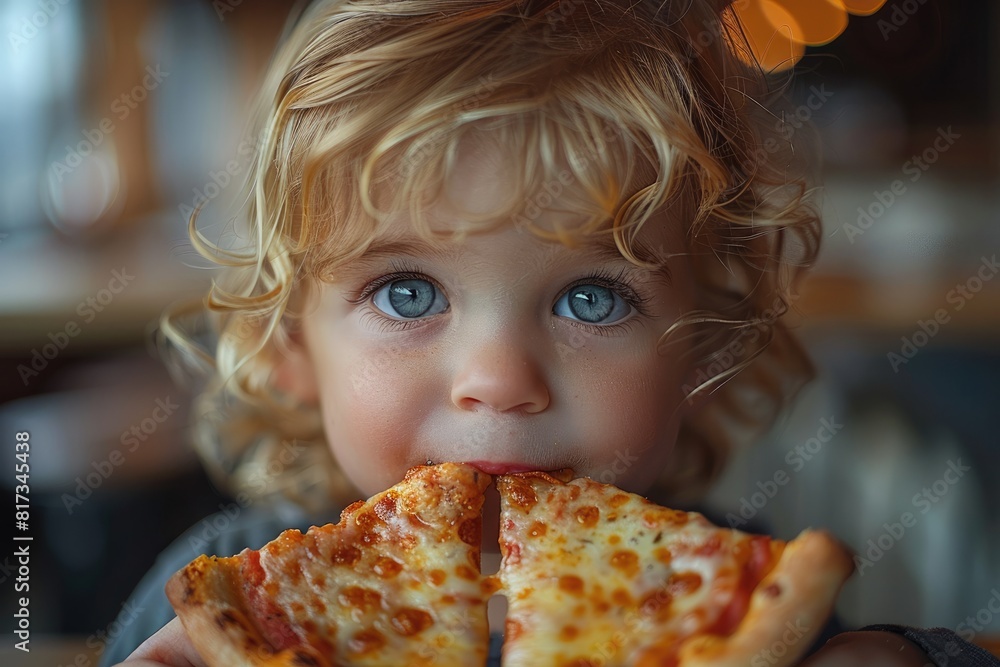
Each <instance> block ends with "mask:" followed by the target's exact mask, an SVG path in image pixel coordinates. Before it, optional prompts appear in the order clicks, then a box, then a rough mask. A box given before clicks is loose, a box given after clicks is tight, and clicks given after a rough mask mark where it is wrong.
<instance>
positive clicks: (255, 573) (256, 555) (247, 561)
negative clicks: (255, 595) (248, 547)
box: [240, 551, 267, 586]
mask: <svg viewBox="0 0 1000 667" xmlns="http://www.w3.org/2000/svg"><path fill="white" fill-rule="evenodd" d="M241 569H242V572H241V573H240V574H241V576H242V578H243V581H245V582H247V584H249V585H250V586H260V585H262V584H263V583H264V579H265V578H266V577H267V573H266V572H264V568H263V567H261V564H260V552H259V551H248V552H247V553H246V554H245V556H244V558H243V567H242V568H241Z"/></svg>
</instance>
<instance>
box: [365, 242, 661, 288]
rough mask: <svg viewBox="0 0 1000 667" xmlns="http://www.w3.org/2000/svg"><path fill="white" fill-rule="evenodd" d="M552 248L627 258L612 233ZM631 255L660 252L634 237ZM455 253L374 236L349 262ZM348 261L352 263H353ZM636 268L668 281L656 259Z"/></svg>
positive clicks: (447, 247)
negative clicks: (653, 263)
mask: <svg viewBox="0 0 1000 667" xmlns="http://www.w3.org/2000/svg"><path fill="white" fill-rule="evenodd" d="M552 246H553V252H558V250H559V248H565V249H566V250H567V251H569V252H577V253H583V254H584V255H586V256H587V258H589V259H592V260H594V261H616V260H624V261H627V262H628V260H627V259H626V258H625V257H624V256H623V255H622V254H621V253H620V252H619V251H618V246H617V244H615V240H614V237H613V236H610V235H602V236H599V237H596V238H594V239H592V240H590V241H589V242H588V243H587V244H586V245H583V246H581V247H578V248H568V247H567V246H563V245H561V244H558V243H553V244H552ZM632 247H633V250H634V251H635V255H636V256H637V257H638V258H639V259H641V260H643V261H654V259H655V258H656V256H657V254H658V253H662V251H663V248H662V246H661V247H660V248H659V249H654V248H653V247H652V246H651V245H649V244H648V243H646V242H645V241H642V240H640V239H636V240H635V241H633V242H632ZM458 254H459V248H458V246H457V245H438V244H434V243H430V242H429V241H426V240H424V239H422V238H419V237H404V238H399V237H397V238H376V239H375V240H373V241H372V242H371V243H370V244H369V245H368V247H367V248H365V250H364V251H363V252H362V253H361V254H360V255H359V256H357V257H356V258H354V260H353V262H371V261H377V260H379V259H387V258H391V257H396V256H398V255H414V256H418V257H427V258H430V259H435V260H439V261H441V260H451V259H455V258H456V257H457V256H458ZM353 262H352V263H353ZM629 264H631V265H632V266H633V267H634V268H635V270H637V271H648V273H649V274H650V275H651V276H657V277H659V278H660V279H661V280H663V281H664V282H666V283H667V284H671V282H672V278H671V274H670V269H669V268H668V267H667V265H666V264H665V263H660V264H658V265H657V266H654V267H653V268H651V269H644V268H642V267H639V266H635V265H634V264H632V262H629Z"/></svg>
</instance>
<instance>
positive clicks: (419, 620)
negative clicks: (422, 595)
mask: <svg viewBox="0 0 1000 667" xmlns="http://www.w3.org/2000/svg"><path fill="white" fill-rule="evenodd" d="M391 622H392V629H393V630H395V631H396V632H397V633H398V634H400V635H402V636H404V637H410V636H411V635H415V634H418V633H420V632H422V631H424V630H426V629H427V628H429V627H430V626H432V625H434V619H433V618H431V615H430V614H428V613H427V612H426V611H423V610H421V609H413V608H412V607H406V608H404V609H400V610H399V611H397V612H396V613H395V614H393V616H392V621H391Z"/></svg>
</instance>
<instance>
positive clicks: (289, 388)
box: [271, 322, 319, 405]
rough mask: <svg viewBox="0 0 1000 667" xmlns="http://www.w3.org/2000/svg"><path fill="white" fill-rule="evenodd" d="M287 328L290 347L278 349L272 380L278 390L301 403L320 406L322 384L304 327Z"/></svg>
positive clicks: (292, 324) (291, 324)
mask: <svg viewBox="0 0 1000 667" xmlns="http://www.w3.org/2000/svg"><path fill="white" fill-rule="evenodd" d="M285 326H286V327H287V328H286V332H287V335H286V336H285V339H286V340H287V344H286V345H281V346H278V349H277V350H276V351H275V364H274V372H273V374H272V376H271V377H272V380H273V382H274V386H275V387H276V388H277V389H279V390H280V391H281V392H282V393H284V394H287V395H289V396H292V397H294V398H295V399H297V400H298V401H299V402H301V403H305V404H307V405H316V404H317V403H318V402H319V383H318V382H317V381H316V370H315V367H314V365H313V360H312V355H311V354H310V353H309V346H308V345H307V343H306V339H305V336H304V335H303V333H302V327H301V323H299V322H292V323H290V324H286V325H285Z"/></svg>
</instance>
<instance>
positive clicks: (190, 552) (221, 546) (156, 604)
mask: <svg viewBox="0 0 1000 667" xmlns="http://www.w3.org/2000/svg"><path fill="white" fill-rule="evenodd" d="M337 516H338V515H337V514H336V513H335V512H333V511H331V512H330V513H327V514H324V515H322V516H311V515H308V514H306V513H305V512H303V511H302V510H300V509H298V508H295V507H293V506H282V507H269V508H257V507H241V506H240V505H238V504H236V503H230V504H229V505H222V506H220V511H219V512H216V513H215V514H211V515H209V516H207V517H205V518H204V519H202V520H201V521H199V522H198V523H197V524H195V525H194V526H191V527H190V528H189V529H187V530H186V531H185V532H184V533H183V534H181V536H180V537H178V538H177V539H176V540H174V541H173V543H171V545H170V546H169V547H167V548H166V549H165V550H164V551H163V553H161V554H160V555H159V556H158V557H157V559H156V562H155V563H154V564H153V567H152V568H150V570H149V571H148V572H147V573H146V574H145V576H143V578H142V580H141V581H140V582H139V583H138V585H136V587H135V590H134V591H133V592H132V595H131V596H129V599H128V600H127V601H126V602H125V604H124V605H123V606H122V610H121V612H120V613H119V615H118V618H117V619H116V620H115V621H114V622H113V623H112V625H111V628H110V629H109V632H108V636H109V638H110V641H109V643H108V645H107V646H106V647H105V650H104V652H103V655H101V663H100V664H101V665H114V664H116V663H118V662H121V661H122V660H124V659H125V658H126V657H128V655H129V654H130V653H131V652H132V651H133V650H135V648H136V647H137V646H138V645H139V644H141V643H142V642H143V641H144V640H145V639H147V638H148V637H149V636H150V635H152V634H153V633H154V632H156V631H157V630H159V629H160V628H161V627H163V626H164V625H165V624H166V623H167V622H168V621H170V619H172V618H173V617H174V611H173V608H172V607H171V606H170V602H169V601H168V600H167V596H166V594H165V593H164V592H163V587H164V586H165V585H166V583H167V580H168V579H169V578H170V577H171V576H172V575H173V574H174V573H175V572H177V570H179V569H181V568H182V567H184V566H185V565H187V564H188V563H189V562H191V561H192V560H194V559H195V558H197V557H198V556H199V555H201V554H209V555H218V556H232V555H234V554H237V553H239V552H240V551H242V550H243V549H245V548H250V549H259V548H260V547H262V546H264V545H265V544H267V543H268V542H270V541H271V540H273V539H274V538H275V537H277V536H278V534H279V533H280V532H281V531H283V530H285V529H288V528H298V529H299V530H303V531H304V530H306V529H308V528H309V526H311V525H313V524H321V523H329V522H331V521H336V520H337ZM115 629H117V633H115V632H112V630H115Z"/></svg>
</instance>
